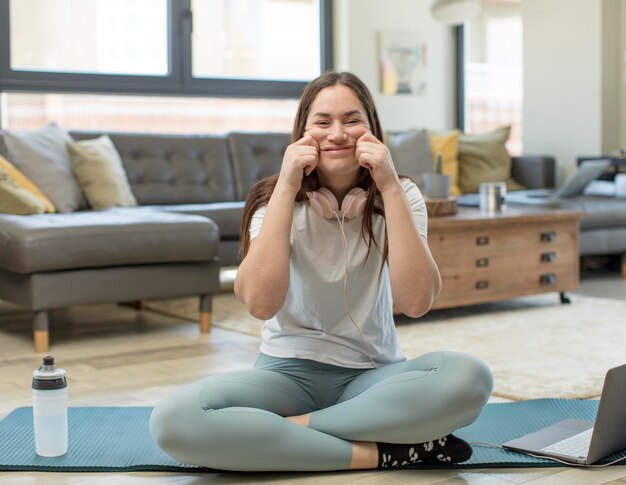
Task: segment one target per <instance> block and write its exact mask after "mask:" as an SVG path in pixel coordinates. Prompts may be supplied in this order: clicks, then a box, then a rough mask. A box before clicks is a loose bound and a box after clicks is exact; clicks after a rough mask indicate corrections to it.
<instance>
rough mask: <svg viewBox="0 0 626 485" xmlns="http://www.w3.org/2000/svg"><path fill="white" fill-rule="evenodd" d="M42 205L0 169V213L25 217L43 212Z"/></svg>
mask: <svg viewBox="0 0 626 485" xmlns="http://www.w3.org/2000/svg"><path fill="white" fill-rule="evenodd" d="M44 210H45V206H44V203H43V202H42V201H41V200H40V199H38V198H37V197H35V196H34V195H33V194H31V193H30V192H29V191H28V190H26V189H23V188H22V187H20V186H19V184H18V183H17V182H16V181H15V179H13V177H11V176H10V175H9V174H8V172H7V171H6V170H4V169H2V168H0V213H3V214H14V215H18V216H27V215H31V214H41V213H42V212H44Z"/></svg>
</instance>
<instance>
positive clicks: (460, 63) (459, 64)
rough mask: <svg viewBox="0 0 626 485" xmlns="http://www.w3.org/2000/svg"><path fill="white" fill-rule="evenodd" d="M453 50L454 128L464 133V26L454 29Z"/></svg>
mask: <svg viewBox="0 0 626 485" xmlns="http://www.w3.org/2000/svg"><path fill="white" fill-rule="evenodd" d="M454 48H455V62H454V65H455V70H456V72H455V79H456V92H455V95H456V96H455V104H456V106H455V118H456V127H457V128H458V129H459V130H461V132H465V26H464V25H463V24H461V25H457V26H456V27H454Z"/></svg>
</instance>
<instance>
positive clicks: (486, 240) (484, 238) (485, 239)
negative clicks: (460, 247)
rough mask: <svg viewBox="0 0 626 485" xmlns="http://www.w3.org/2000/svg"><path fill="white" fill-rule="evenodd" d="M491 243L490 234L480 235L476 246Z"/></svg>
mask: <svg viewBox="0 0 626 485" xmlns="http://www.w3.org/2000/svg"><path fill="white" fill-rule="evenodd" d="M487 244H489V236H479V237H477V238H476V246H486V245H487Z"/></svg>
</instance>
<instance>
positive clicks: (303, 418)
mask: <svg viewBox="0 0 626 485" xmlns="http://www.w3.org/2000/svg"><path fill="white" fill-rule="evenodd" d="M285 419H286V420H287V421H291V422H292V423H294V424H299V425H300V426H304V427H305V428H308V427H309V420H310V419H311V413H307V414H300V415H299V416H287V417H286V418H285Z"/></svg>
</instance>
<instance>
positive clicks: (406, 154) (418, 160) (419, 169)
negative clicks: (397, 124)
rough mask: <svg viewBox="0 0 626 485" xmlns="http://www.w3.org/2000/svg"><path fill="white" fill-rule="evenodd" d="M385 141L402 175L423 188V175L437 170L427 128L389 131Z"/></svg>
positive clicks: (397, 169)
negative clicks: (397, 131) (396, 131)
mask: <svg viewBox="0 0 626 485" xmlns="http://www.w3.org/2000/svg"><path fill="white" fill-rule="evenodd" d="M385 143H386V145H387V147H388V148H389V153H390V154H391V159H392V160H393V164H394V166H395V168H396V171H397V172H398V174H400V175H406V176H408V177H410V178H411V180H413V182H415V183H416V184H417V186H418V187H419V188H420V189H421V188H423V186H424V185H423V180H422V175H423V174H425V173H432V172H434V171H435V164H434V163H433V154H432V151H431V148H430V140H429V139H428V132H427V131H426V130H420V131H417V130H410V131H406V132H401V133H387V134H386V136H385Z"/></svg>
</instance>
